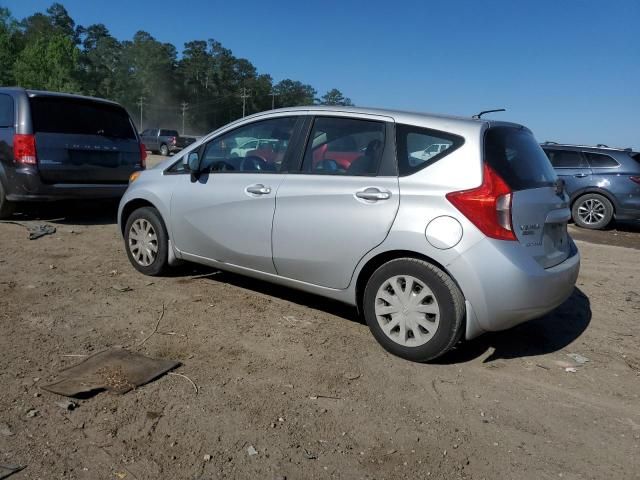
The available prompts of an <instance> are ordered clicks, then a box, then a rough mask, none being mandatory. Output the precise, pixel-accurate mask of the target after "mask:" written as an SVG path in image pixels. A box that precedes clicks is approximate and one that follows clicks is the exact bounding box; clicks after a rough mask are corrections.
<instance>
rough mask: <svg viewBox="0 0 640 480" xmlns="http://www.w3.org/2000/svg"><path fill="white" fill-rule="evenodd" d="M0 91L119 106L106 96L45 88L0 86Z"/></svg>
mask: <svg viewBox="0 0 640 480" xmlns="http://www.w3.org/2000/svg"><path fill="white" fill-rule="evenodd" d="M0 92H8V93H23V92H24V93H26V94H27V96H28V97H30V98H32V97H59V98H74V99H77V100H89V101H92V102H100V103H106V104H109V105H116V106H121V105H120V104H119V103H118V102H114V101H113V100H107V99H106V98H98V97H89V96H86V95H76V94H74V93H61V92H49V91H47V90H31V89H26V88H22V87H0Z"/></svg>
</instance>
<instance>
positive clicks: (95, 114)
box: [30, 97, 136, 140]
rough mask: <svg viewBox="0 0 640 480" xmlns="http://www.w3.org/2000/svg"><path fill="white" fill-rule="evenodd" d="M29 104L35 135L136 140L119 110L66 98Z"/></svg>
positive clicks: (130, 127) (128, 123)
mask: <svg viewBox="0 0 640 480" xmlns="http://www.w3.org/2000/svg"><path fill="white" fill-rule="evenodd" d="M30 103H31V117H32V119H33V130H34V132H35V133H72V134H77V135H100V136H104V137H110V138H125V139H132V140H135V139H136V134H135V131H134V129H133V126H132V124H131V121H130V119H129V115H128V114H127V112H126V111H125V109H124V108H122V107H120V106H117V105H110V104H106V103H99V102H92V101H90V100H77V99H73V98H68V97H66V98H65V97H33V98H31V99H30Z"/></svg>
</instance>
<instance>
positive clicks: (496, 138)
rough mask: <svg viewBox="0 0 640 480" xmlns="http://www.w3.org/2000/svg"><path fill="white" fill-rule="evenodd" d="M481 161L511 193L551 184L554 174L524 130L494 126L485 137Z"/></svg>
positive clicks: (542, 152)
mask: <svg viewBox="0 0 640 480" xmlns="http://www.w3.org/2000/svg"><path fill="white" fill-rule="evenodd" d="M484 161H485V162H487V163H488V164H489V166H491V167H492V168H493V169H494V170H495V171H496V172H497V173H498V175H500V177H502V179H503V180H504V181H505V182H507V184H508V185H509V186H510V187H511V188H512V189H513V190H526V189H529V188H540V187H547V186H551V185H553V184H554V183H555V182H556V180H557V177H556V174H555V171H554V170H553V167H552V166H551V163H549V159H548V158H547V156H546V155H545V153H544V151H543V150H542V148H541V147H540V145H538V142H536V139H535V138H534V136H533V134H532V133H531V132H530V131H529V130H527V129H525V128H524V127H493V128H489V130H487V133H486V134H485V138H484Z"/></svg>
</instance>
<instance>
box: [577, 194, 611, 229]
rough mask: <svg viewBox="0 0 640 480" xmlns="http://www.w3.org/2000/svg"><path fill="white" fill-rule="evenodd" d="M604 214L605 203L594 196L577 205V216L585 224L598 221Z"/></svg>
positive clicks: (592, 223)
mask: <svg viewBox="0 0 640 480" xmlns="http://www.w3.org/2000/svg"><path fill="white" fill-rule="evenodd" d="M605 215H606V207H605V205H604V204H603V203H602V202H601V201H600V200H598V199H596V198H589V199H587V200H585V201H584V202H582V204H580V206H579V207H578V216H579V217H580V220H582V221H583V222H584V223H585V224H587V225H595V224H596V223H600V222H601V221H602V219H603V218H604V217H605Z"/></svg>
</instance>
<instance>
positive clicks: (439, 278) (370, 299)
mask: <svg viewBox="0 0 640 480" xmlns="http://www.w3.org/2000/svg"><path fill="white" fill-rule="evenodd" d="M402 275H410V276H413V277H415V278H417V279H418V280H419V281H421V282H423V283H424V284H425V285H426V286H427V287H429V289H430V290H431V291H432V292H433V296H434V297H435V299H436V301H437V303H438V306H439V309H440V323H439V325H438V327H437V329H436V331H435V334H433V337H431V339H430V340H428V341H427V342H426V343H425V344H423V345H419V346H415V347H413V346H405V345H401V344H400V343H397V342H395V341H394V340H392V339H391V338H390V337H388V336H387V334H386V333H385V332H384V331H383V329H382V327H381V326H380V324H379V323H378V320H377V317H376V313H375V302H376V295H377V293H378V289H379V288H380V287H381V286H382V285H383V284H384V283H385V282H386V281H387V280H389V279H390V278H392V277H394V276H402ZM362 302H363V305H362V310H363V312H364V317H365V320H366V322H367V325H369V329H370V330H371V333H373V336H374V337H375V338H376V340H377V341H378V343H380V345H382V346H383V347H384V348H385V350H387V351H388V352H390V353H392V354H394V355H397V356H399V357H402V358H405V359H407V360H411V361H414V362H426V361H429V360H433V359H435V358H437V357H439V356H441V355H443V354H444V353H446V352H447V351H448V350H450V349H451V348H452V347H453V346H454V345H455V344H456V343H457V342H458V341H459V340H460V337H461V335H462V330H463V329H462V326H463V324H464V322H463V320H464V315H465V307H464V297H463V296H462V292H460V289H459V288H458V286H457V285H456V284H455V282H454V281H453V280H452V279H451V277H449V275H447V274H446V273H445V272H443V271H442V270H440V269H439V268H438V267H436V266H434V265H432V264H431V263H428V262H425V261H424V260H419V259H416V258H399V259H395V260H391V261H389V262H387V263H385V264H384V265H382V266H381V267H379V268H378V269H377V270H376V271H375V272H374V273H373V275H371V277H370V278H369V280H368V281H367V286H366V288H365V291H364V297H363V300H362Z"/></svg>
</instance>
